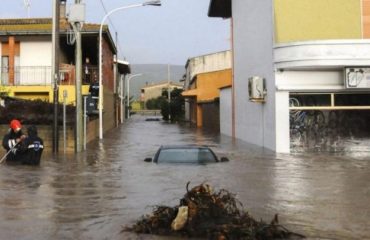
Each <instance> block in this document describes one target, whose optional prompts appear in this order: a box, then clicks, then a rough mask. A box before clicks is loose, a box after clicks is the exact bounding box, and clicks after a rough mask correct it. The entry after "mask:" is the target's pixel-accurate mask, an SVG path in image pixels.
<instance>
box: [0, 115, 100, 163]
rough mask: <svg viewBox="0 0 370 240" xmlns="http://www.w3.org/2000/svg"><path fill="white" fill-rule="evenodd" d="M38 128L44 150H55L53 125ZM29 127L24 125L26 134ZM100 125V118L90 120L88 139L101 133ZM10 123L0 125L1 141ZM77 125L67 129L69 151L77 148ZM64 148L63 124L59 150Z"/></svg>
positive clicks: (3, 151) (60, 131)
mask: <svg viewBox="0 0 370 240" xmlns="http://www.w3.org/2000/svg"><path fill="white" fill-rule="evenodd" d="M36 126H37V130H38V135H39V137H41V138H42V139H43V140H44V152H52V151H53V126H52V125H36ZM27 127H28V125H23V126H22V131H23V133H24V134H26V133H27ZM98 127H99V121H98V120H92V121H89V122H88V124H87V135H86V141H87V142H90V141H92V140H94V139H96V137H97V136H98V134H99V131H98V129H99V128H98ZM8 129H9V125H0V134H1V135H0V136H1V141H2V139H3V137H4V135H5V134H6V133H7V132H8ZM74 138H75V126H72V125H67V131H66V139H67V144H66V150H67V152H74V150H75V140H74ZM63 150H64V141H63V126H59V152H61V153H62V152H63ZM0 153H1V155H0V156H1V157H2V154H5V153H6V152H5V149H3V147H1V150H0Z"/></svg>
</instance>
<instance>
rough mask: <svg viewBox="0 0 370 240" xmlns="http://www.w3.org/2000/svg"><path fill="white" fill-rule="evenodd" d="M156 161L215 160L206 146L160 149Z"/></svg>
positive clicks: (197, 161)
mask: <svg viewBox="0 0 370 240" xmlns="http://www.w3.org/2000/svg"><path fill="white" fill-rule="evenodd" d="M157 162H158V163H162V162H166V163H208V162H216V159H215V156H214V154H213V153H212V152H211V151H210V150H209V149H207V148H169V149H161V151H160V152H159V155H158V158H157Z"/></svg>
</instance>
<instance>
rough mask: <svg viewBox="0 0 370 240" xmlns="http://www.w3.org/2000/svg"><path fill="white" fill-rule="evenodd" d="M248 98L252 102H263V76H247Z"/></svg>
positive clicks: (264, 84) (264, 88)
mask: <svg viewBox="0 0 370 240" xmlns="http://www.w3.org/2000/svg"><path fill="white" fill-rule="evenodd" d="M248 92H249V100H250V101H252V102H265V96H266V93H267V92H266V81H265V79H264V78H263V77H259V76H253V77H250V78H248Z"/></svg>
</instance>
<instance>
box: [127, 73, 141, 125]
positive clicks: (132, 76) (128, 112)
mask: <svg viewBox="0 0 370 240" xmlns="http://www.w3.org/2000/svg"><path fill="white" fill-rule="evenodd" d="M141 75H143V74H142V73H138V74H133V75H131V76H130V77H129V78H127V96H126V99H127V100H126V101H127V104H126V105H127V119H129V118H130V80H131V79H132V78H134V77H139V76H141Z"/></svg>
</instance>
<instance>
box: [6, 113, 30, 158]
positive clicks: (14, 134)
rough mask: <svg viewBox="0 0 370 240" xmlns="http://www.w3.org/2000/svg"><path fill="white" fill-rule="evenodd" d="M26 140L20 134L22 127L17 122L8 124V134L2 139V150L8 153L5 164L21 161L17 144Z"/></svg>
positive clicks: (24, 136)
mask: <svg viewBox="0 0 370 240" xmlns="http://www.w3.org/2000/svg"><path fill="white" fill-rule="evenodd" d="M25 138H26V135H24V134H23V133H22V125H21V123H20V121H19V120H17V119H13V120H12V121H11V122H10V128H9V130H8V133H7V134H5V136H4V138H3V144H2V145H3V148H4V149H5V150H6V151H7V152H8V153H7V156H6V161H7V162H17V161H20V160H21V157H22V156H21V153H20V152H19V150H18V146H19V144H20V143H21V142H22V141H23V140H24V139H25Z"/></svg>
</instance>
